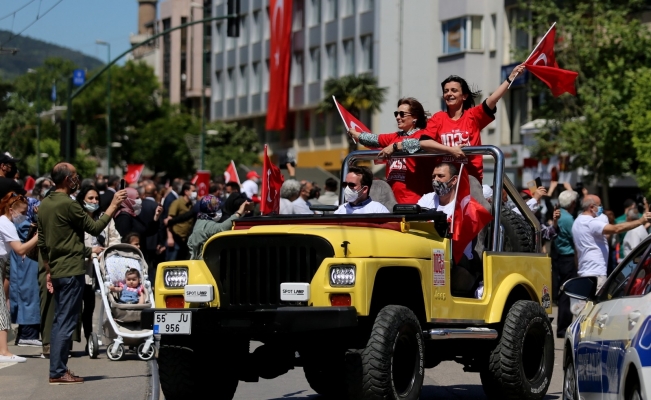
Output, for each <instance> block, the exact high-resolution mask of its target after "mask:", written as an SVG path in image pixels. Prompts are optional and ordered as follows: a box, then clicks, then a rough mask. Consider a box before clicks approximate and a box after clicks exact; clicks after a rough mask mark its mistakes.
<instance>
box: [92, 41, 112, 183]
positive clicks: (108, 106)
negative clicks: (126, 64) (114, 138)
mask: <svg viewBox="0 0 651 400" xmlns="http://www.w3.org/2000/svg"><path fill="white" fill-rule="evenodd" d="M95 43H96V44H99V45H101V46H106V48H107V49H108V61H107V64H110V63H111V44H110V43H109V42H105V41H103V40H99V39H98V40H95ZM107 73H108V76H107V79H106V175H107V176H108V175H110V174H111V68H109V70H108V71H107Z"/></svg>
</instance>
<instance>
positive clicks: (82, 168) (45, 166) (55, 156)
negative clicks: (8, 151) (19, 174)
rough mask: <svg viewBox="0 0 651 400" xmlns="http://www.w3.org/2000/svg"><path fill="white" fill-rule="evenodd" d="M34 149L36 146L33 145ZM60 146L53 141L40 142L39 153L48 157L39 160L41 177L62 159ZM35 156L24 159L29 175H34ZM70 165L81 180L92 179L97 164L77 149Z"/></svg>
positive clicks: (85, 152)
mask: <svg viewBox="0 0 651 400" xmlns="http://www.w3.org/2000/svg"><path fill="white" fill-rule="evenodd" d="M34 147H36V144H35V143H34ZM60 147H61V144H60V143H59V141H58V140H55V139H49V138H48V139H43V140H41V152H42V153H45V154H47V155H48V157H46V158H41V171H43V172H42V174H43V175H45V174H49V173H50V171H52V168H53V167H54V165H55V164H57V163H58V162H60V161H61V160H62V159H63V158H62V157H61V153H60ZM36 156H37V155H36V154H31V155H29V156H27V158H26V159H25V163H26V165H27V171H28V173H29V174H34V171H36ZM72 164H73V165H74V166H75V168H77V173H78V174H79V175H80V176H81V177H82V179H83V178H92V177H94V176H95V171H96V170H97V167H98V166H99V164H98V163H97V160H96V159H95V158H93V157H89V155H88V151H87V150H82V149H77V153H76V154H75V158H74V160H72Z"/></svg>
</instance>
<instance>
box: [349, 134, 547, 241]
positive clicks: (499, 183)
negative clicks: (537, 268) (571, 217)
mask: <svg viewBox="0 0 651 400" xmlns="http://www.w3.org/2000/svg"><path fill="white" fill-rule="evenodd" d="M463 152H464V153H465V154H466V155H481V156H485V155H486V156H487V155H490V156H492V157H493V159H494V160H495V173H494V175H493V188H500V187H503V188H504V189H505V190H506V192H507V193H508V194H509V196H510V197H511V198H512V199H513V200H514V203H515V205H516V207H517V208H518V210H520V212H521V213H522V215H523V216H524V217H525V218H526V219H527V220H528V221H529V223H530V224H531V226H533V227H534V231H535V239H534V240H535V250H536V252H540V223H539V222H538V219H537V218H536V216H535V215H534V214H533V213H532V212H531V210H529V207H527V205H526V204H525V203H524V201H522V198H521V197H520V194H519V192H518V190H517V189H516V188H515V186H514V185H513V183H511V181H510V180H509V178H508V177H507V176H505V175H504V153H502V150H501V149H500V148H499V147H497V146H489V145H486V146H472V147H464V148H463ZM377 155H378V151H377V150H357V151H353V152H351V153H349V154H348V155H347V156H346V158H345V159H344V162H343V165H342V168H341V182H345V181H346V175H348V168H349V167H350V166H352V165H353V164H354V163H355V162H356V161H370V160H376V159H377ZM447 155H449V154H444V153H414V154H409V153H403V152H395V153H393V154H392V155H391V158H392V159H393V158H412V157H441V156H447ZM342 189H343V188H342ZM344 203H345V200H344V192H343V190H341V191H340V194H339V204H344ZM492 206H493V232H492V234H491V241H490V248H491V251H502V244H503V243H502V241H501V240H500V229H499V226H500V215H501V206H502V193H501V191H500V190H495V189H494V190H493V201H492Z"/></svg>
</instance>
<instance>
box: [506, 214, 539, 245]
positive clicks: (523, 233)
mask: <svg viewBox="0 0 651 400" xmlns="http://www.w3.org/2000/svg"><path fill="white" fill-rule="evenodd" d="M500 223H501V224H502V226H503V227H504V251H508V252H514V253H533V252H534V250H535V243H534V236H533V228H532V227H531V225H529V223H527V221H526V220H525V219H524V217H523V216H522V215H520V214H518V213H516V212H513V211H512V210H510V209H509V208H507V207H502V211H501V213H500Z"/></svg>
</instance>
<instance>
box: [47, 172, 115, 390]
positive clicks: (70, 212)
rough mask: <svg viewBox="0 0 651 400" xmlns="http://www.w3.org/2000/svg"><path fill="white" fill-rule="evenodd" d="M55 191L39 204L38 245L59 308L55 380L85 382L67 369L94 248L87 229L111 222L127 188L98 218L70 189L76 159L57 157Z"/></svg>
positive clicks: (53, 344) (53, 345) (75, 180)
mask: <svg viewBox="0 0 651 400" xmlns="http://www.w3.org/2000/svg"><path fill="white" fill-rule="evenodd" d="M51 176H52V181H53V182H54V184H55V188H56V189H55V191H54V192H53V193H50V194H49V195H48V196H47V197H46V198H45V199H43V202H42V203H41V206H40V210H39V211H40V217H39V219H38V247H39V250H40V253H41V258H42V260H43V265H44V266H45V270H46V282H47V287H48V290H49V291H50V292H52V293H54V303H55V306H54V307H55V313H54V321H53V323H52V332H51V340H50V383H52V384H71V383H83V381H84V380H83V378H81V377H78V376H75V375H74V374H72V373H70V371H69V370H68V366H67V364H68V355H69V353H70V345H71V344H72V334H73V332H74V331H75V328H76V325H77V316H78V315H79V313H80V312H81V302H82V298H83V293H84V285H85V276H84V275H85V272H86V268H85V265H84V259H85V258H87V257H90V254H91V249H90V248H86V247H85V246H84V232H88V233H90V234H91V235H95V236H96V235H99V234H100V233H101V232H102V231H103V230H104V228H106V226H107V225H108V223H109V222H110V220H111V217H112V216H113V214H114V213H115V211H116V210H117V208H118V206H119V205H120V204H121V203H122V201H124V199H125V197H126V192H125V191H119V192H117V193H115V195H114V196H113V200H112V201H111V204H110V205H109V207H108V208H107V210H106V213H105V214H104V215H102V216H101V217H100V218H99V220H97V221H93V219H92V218H91V217H89V216H88V214H87V213H85V212H84V210H83V209H82V208H81V206H80V205H79V203H77V202H75V201H73V200H72V199H71V198H70V194H71V193H73V192H74V191H76V190H77V188H78V186H79V176H78V175H77V171H76V169H75V167H74V166H73V165H72V164H68V163H58V164H56V165H55V166H54V168H53V169H52V174H51Z"/></svg>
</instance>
